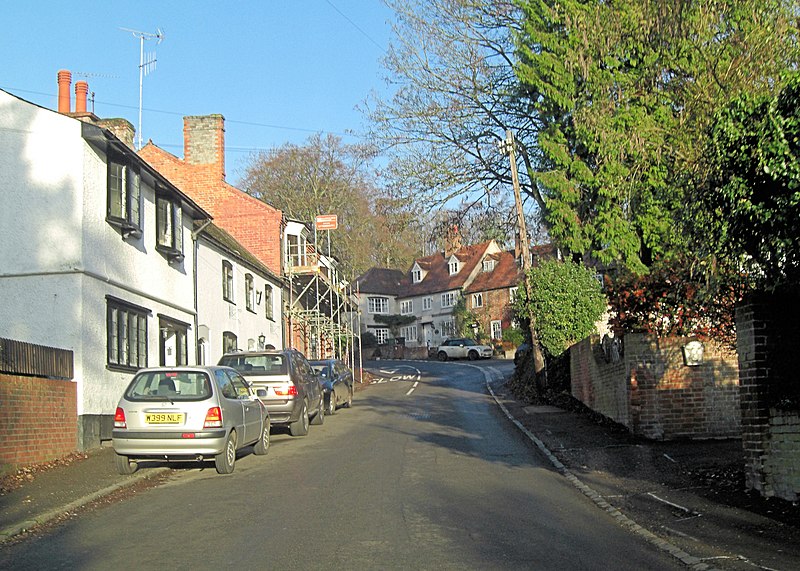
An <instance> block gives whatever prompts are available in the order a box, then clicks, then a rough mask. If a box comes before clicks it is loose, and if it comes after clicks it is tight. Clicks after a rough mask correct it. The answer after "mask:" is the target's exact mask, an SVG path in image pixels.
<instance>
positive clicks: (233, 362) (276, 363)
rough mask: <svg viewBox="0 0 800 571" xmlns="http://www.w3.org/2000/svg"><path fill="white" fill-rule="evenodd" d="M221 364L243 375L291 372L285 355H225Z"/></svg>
mask: <svg viewBox="0 0 800 571" xmlns="http://www.w3.org/2000/svg"><path fill="white" fill-rule="evenodd" d="M219 364H220V365H224V366H226V367H232V368H234V369H236V370H237V371H239V372H240V373H241V374H243V375H285V374H287V373H288V372H289V370H288V368H287V365H286V357H285V356H284V355H225V356H223V357H222V359H220V361H219Z"/></svg>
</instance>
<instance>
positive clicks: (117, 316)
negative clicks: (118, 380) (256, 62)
mask: <svg viewBox="0 0 800 571" xmlns="http://www.w3.org/2000/svg"><path fill="white" fill-rule="evenodd" d="M148 315H150V312H149V311H148V310H146V309H143V308H140V307H136V306H134V305H131V304H128V303H125V302H123V301H121V300H117V299H113V298H106V335H107V341H106V355H107V357H106V360H107V363H108V366H109V367H114V368H122V369H126V370H136V369H139V368H142V367H146V366H147V317H148Z"/></svg>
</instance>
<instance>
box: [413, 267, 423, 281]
mask: <svg viewBox="0 0 800 571" xmlns="http://www.w3.org/2000/svg"><path fill="white" fill-rule="evenodd" d="M421 281H422V270H411V283H415V284H418V283H419V282H421Z"/></svg>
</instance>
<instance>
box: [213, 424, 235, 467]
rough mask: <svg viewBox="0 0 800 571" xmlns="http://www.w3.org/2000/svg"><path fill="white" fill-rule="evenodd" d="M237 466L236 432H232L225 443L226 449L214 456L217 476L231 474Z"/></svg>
mask: <svg viewBox="0 0 800 571" xmlns="http://www.w3.org/2000/svg"><path fill="white" fill-rule="evenodd" d="M235 464H236V432H235V431H233V430H231V433H230V434H229V435H228V439H227V440H226V441H225V448H223V449H222V452H220V453H219V454H217V455H216V456H214V466H215V467H216V469H217V474H231V473H233V468H234V466H235Z"/></svg>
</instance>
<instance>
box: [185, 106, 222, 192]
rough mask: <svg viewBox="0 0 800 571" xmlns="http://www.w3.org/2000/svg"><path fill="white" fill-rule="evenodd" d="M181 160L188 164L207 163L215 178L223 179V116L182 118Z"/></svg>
mask: <svg viewBox="0 0 800 571" xmlns="http://www.w3.org/2000/svg"><path fill="white" fill-rule="evenodd" d="M183 160H184V161H186V163H187V164H190V165H209V166H211V167H212V174H213V176H214V177H215V178H218V179H219V180H223V181H224V180H225V117H223V116H222V115H219V114H215V115H195V116H189V117H184V118H183Z"/></svg>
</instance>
